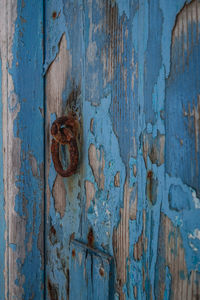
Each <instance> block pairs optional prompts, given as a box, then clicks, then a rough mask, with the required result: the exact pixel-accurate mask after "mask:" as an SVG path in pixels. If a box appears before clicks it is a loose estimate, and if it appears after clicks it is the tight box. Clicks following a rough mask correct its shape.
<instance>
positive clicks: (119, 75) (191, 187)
mask: <svg viewBox="0 0 200 300" xmlns="http://www.w3.org/2000/svg"><path fill="white" fill-rule="evenodd" d="M55 3H57V2H55V1H52V7H53V5H54V4H55ZM187 3H189V1H187ZM83 4H84V5H83ZM59 5H60V9H61V15H62V17H61V19H60V20H63V19H62V18H63V16H64V19H65V21H62V22H61V21H57V22H60V23H59V25H58V24H57V23H56V22H54V21H52V20H51V21H50V22H49V23H47V27H48V28H47V37H48V38H49V41H48V43H49V44H48V47H49V49H47V57H49V58H48V59H47V65H48V64H50V62H51V61H52V59H53V58H54V57H55V55H53V54H52V49H53V48H54V49H56V50H55V53H57V52H58V42H59V40H60V37H61V35H62V34H63V33H65V34H66V35H67V47H68V51H69V53H70V55H71V57H72V68H71V70H70V73H67V74H68V75H69V76H68V79H67V81H66V86H65V90H64V91H63V111H65V105H67V99H68V97H69V95H70V93H71V92H72V91H74V90H76V89H77V87H78V88H79V89H80V95H79V96H78V97H77V98H78V99H77V102H80V105H79V106H78V109H79V110H80V111H79V113H80V115H81V120H82V122H83V144H82V145H81V147H82V158H81V159H82V161H81V166H80V173H79V174H76V175H75V176H74V177H73V178H72V179H64V183H65V187H66V191H67V205H66V213H65V216H64V217H63V218H62V220H61V218H60V216H59V214H58V213H56V212H55V208H54V199H53V197H52V196H51V199H50V200H51V205H50V220H51V224H53V226H54V227H55V229H56V232H58V237H59V242H58V243H57V245H56V246H54V247H52V246H51V245H50V244H48V247H49V248H50V249H51V261H50V263H49V266H48V272H49V273H48V274H50V277H51V279H52V280H54V282H55V284H58V285H59V286H60V290H59V297H61V295H66V294H65V293H66V291H65V288H64V284H65V281H66V276H65V275H64V272H63V266H62V263H61V260H62V259H64V258H65V257H67V256H68V255H69V250H68V245H69V239H70V234H72V233H74V234H75V237H76V238H77V239H80V240H82V241H83V242H84V243H87V234H88V228H89V227H90V226H91V227H92V228H93V231H94V237H95V241H94V245H95V247H97V248H99V249H101V250H102V249H103V250H104V251H106V252H108V253H109V254H111V255H113V249H112V248H113V245H112V237H113V236H112V233H113V229H114V228H115V227H116V228H117V226H118V225H119V222H120V214H119V211H120V209H121V208H122V209H123V197H124V193H125V191H124V183H125V180H127V181H128V186H129V187H133V186H137V206H136V209H137V213H136V217H135V219H133V220H131V219H130V220H128V224H129V258H127V264H126V271H127V274H126V275H127V276H126V282H125V283H124V286H123V291H124V293H125V296H126V299H131V300H132V299H142V300H147V299H150V298H152V299H158V298H157V295H158V294H159V291H158V290H159V289H160V288H161V287H160V286H159V284H160V282H159V280H158V279H159V277H158V274H159V273H158V270H157V266H158V265H159V263H160V265H161V266H163V267H164V270H165V272H164V273H165V275H164V277H163V278H162V284H164V285H165V290H164V291H163V294H164V299H170V297H171V295H170V289H171V286H172V282H173V279H174V278H173V276H174V274H173V273H172V270H170V268H169V267H168V266H166V260H165V259H166V257H165V255H166V253H160V252H159V251H160V249H159V245H160V243H161V242H162V241H161V236H162V232H160V230H162V224H161V221H162V220H161V219H162V215H164V216H165V218H166V219H167V220H169V222H171V224H172V226H174V228H176V230H177V231H176V234H175V233H174V232H171V233H170V234H169V236H168V238H169V240H168V242H170V241H172V240H173V241H174V243H175V247H174V249H171V251H173V255H174V256H177V255H178V251H179V249H178V238H179V232H180V235H181V239H182V245H181V246H180V247H183V248H184V251H185V260H186V265H187V270H184V272H186V271H187V276H188V278H189V274H190V272H191V271H192V270H198V271H199V259H198V256H199V253H200V252H199V251H200V249H199V247H200V245H199V240H198V231H197V229H198V228H199V224H198V223H199V222H198V214H199V211H198V205H199V204H198V203H199V198H198V197H199V194H198V189H199V176H196V178H195V172H194V174H192V172H188V170H191V168H190V165H191V159H192V164H193V165H192V168H193V170H195V168H196V167H195V166H194V164H195V160H194V149H195V146H194V132H193V133H191V135H189V134H186V132H187V129H186V127H187V126H188V123H189V121H188V119H187V118H186V117H185V119H184V117H183V115H182V110H183V107H182V106H181V105H179V103H182V104H184V107H185V108H186V104H187V103H186V102H188V101H189V103H190V105H191V106H192V105H193V98H194V103H195V105H196V106H195V107H197V95H196V94H195V93H197V92H198V89H197V87H196V86H195V84H197V83H196V81H195V80H194V78H192V79H189V78H188V76H189V74H191V73H192V74H193V76H196V77H197V78H199V70H197V68H198V63H196V66H195V62H194V61H192V60H190V63H191V64H190V65H189V67H187V68H188V69H187V70H185V73H184V72H183V73H181V74H179V75H178V77H176V73H175V71H174V69H173V68H174V65H175V63H176V61H177V57H176V53H175V52H176V51H175V50H176V49H177V48H176V47H178V44H177V43H178V41H177V40H176V41H175V44H174V45H172V34H173V28H174V26H175V22H176V20H177V15H178V13H180V11H181V9H182V8H183V7H184V5H185V1H184V0H178V1H171V0H170V1H169V2H167V3H166V1H163V0H160V1H158V2H154V1H144V0H141V1H126V3H125V2H124V1H123V0H121V1H120V0H118V1H116V2H115V1H108V2H107V4H105V5H101V6H100V5H99V2H98V1H93V3H92V5H89V2H87V1H84V2H82V1H76V2H75V3H73V2H72V1H66V3H65V5H63V3H62V2H59ZM52 7H51V4H50V3H49V7H48V10H47V11H48V13H47V18H48V19H50V18H52V11H51V9H52ZM53 22H54V23H53ZM52 24H54V25H52ZM193 25H194V24H193ZM194 27H195V26H194ZM56 30H58V34H57V35H56V34H55V33H56ZM190 31H191V29H190V28H189V36H191V33H190ZM155 33H156V34H155ZM54 34H55V35H56V36H55V37H53V35H54ZM74 36H76V38H74ZM173 47H175V48H173ZM195 47H196V48H195V50H194V51H195V53H194V57H197V58H198V57H199V54H198V55H197V52H198V53H200V52H199V49H198V48H199V47H198V46H195ZM122 49H123V50H122ZM49 53H50V54H49ZM109 59H110V60H109ZM132 61H133V63H132ZM109 63H110V65H111V66H112V67H111V66H108V65H109ZM109 67H110V68H109ZM66 72H68V71H66ZM185 82H187V84H184V83H185ZM187 85H188V86H187ZM186 90H187V91H186ZM198 93H199V92H198ZM175 95H176V98H175ZM186 96H187V97H186ZM185 97H186V98H187V99H186V98H185ZM179 98H180V99H179ZM179 100H180V101H179ZM186 113H187V114H188V110H187V111H186ZM91 120H93V130H90V125H91ZM177 131H178V133H179V135H180V136H178V138H177V136H176V132H177ZM145 135H146V137H147V140H148V142H149V147H150V149H148V150H147V154H145V149H144V145H143V142H144V136H145ZM183 135H184V137H183ZM160 136H162V137H163V140H162V143H161V142H160ZM191 137H192V138H191ZM164 139H166V141H164ZM165 142H166V143H165ZM182 142H183V145H182ZM91 144H93V145H94V146H95V148H96V149H97V150H99V152H100V160H101V159H102V153H104V159H105V167H104V169H103V175H104V176H105V182H104V189H102V188H101V189H100V188H99V186H98V183H97V182H96V178H95V176H94V172H93V170H92V166H91V165H90V161H89V158H88V150H89V147H90V145H91ZM162 146H163V147H162ZM156 151H157V152H158V153H161V152H163V153H162V155H163V157H162V158H163V160H162V161H159V160H158V159H155V160H154V159H152V157H153V158H154V155H155V153H156ZM191 154H192V156H191ZM145 155H146V160H145V159H144V158H145ZM186 158H187V159H186ZM193 161H194V162H193ZM198 164H199V161H198ZM134 166H135V168H136V170H137V172H136V173H134ZM117 172H119V173H120V186H118V187H117V188H116V187H115V185H114V176H115V175H116V173H117ZM149 172H152V173H149ZM148 174H152V176H153V179H154V180H155V182H156V188H155V189H154V188H152V187H150V188H149V189H150V193H152V194H153V196H154V198H153V200H154V201H150V200H151V199H152V198H151V195H150V197H149V195H147V185H149V186H151V184H152V182H148V181H149V179H148ZM55 178H56V173H55V171H54V169H53V165H52V164H51V166H50V174H49V186H50V191H51V193H52V190H53V185H54V181H55ZM79 180H80V181H79ZM86 180H87V181H88V182H90V183H91V184H92V187H93V188H94V197H93V199H92V200H91V201H90V205H89V208H88V211H87V212H85V205H86V201H87V199H86V195H85V184H84V183H85V181H86ZM78 182H79V184H78ZM155 182H154V183H155ZM76 184H77V187H76ZM70 190H71V191H70ZM194 195H196V196H194ZM194 197H196V198H195V199H194ZM130 198H131V199H130V203H133V202H134V201H135V198H136V192H133V193H132V194H131V196H130ZM79 219H80V220H79ZM60 228H61V229H60ZM63 228H65V230H64V229H63ZM195 230H196V231H195ZM141 236H143V238H144V239H145V240H144V241H143V243H142V246H141V247H143V248H144V245H146V246H145V247H146V249H145V250H144V249H143V248H142V254H141V257H140V258H139V259H135V257H134V249H135V247H136V246H137V243H139V240H140V237H141ZM63 241H64V242H63ZM62 242H63V243H64V246H63V245H62ZM164 246H165V247H167V245H164ZM56 249H57V251H58V249H59V255H60V256H61V259H60V260H57V259H55V257H56ZM52 265H53V266H54V271H55V274H56V275H55V274H53V271H52V270H51V267H52ZM66 265H67V267H68V258H67V259H66ZM67 267H65V268H64V269H66V268H67ZM185 275H186V274H185ZM181 276H182V275H181V274H180V277H181ZM116 277H117V275H116ZM58 278H59V280H60V282H59V281H58ZM181 278H182V277H181ZM134 287H136V289H137V297H135V296H134ZM144 287H145V288H144ZM117 298H118V295H117V294H116V299H117ZM119 298H120V296H119Z"/></svg>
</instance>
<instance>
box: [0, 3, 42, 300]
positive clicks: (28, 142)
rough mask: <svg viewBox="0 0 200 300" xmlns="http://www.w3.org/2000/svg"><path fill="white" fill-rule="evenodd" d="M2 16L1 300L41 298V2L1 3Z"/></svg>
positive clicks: (0, 52) (0, 43) (0, 31)
mask: <svg viewBox="0 0 200 300" xmlns="http://www.w3.org/2000/svg"><path fill="white" fill-rule="evenodd" d="M0 15H1V18H0V20H1V29H0V54H1V74H2V76H1V78H2V81H1V95H2V119H1V122H2V124H3V126H2V136H3V179H4V181H3V182H4V195H2V196H1V209H2V208H3V209H4V216H3V214H2V210H1V218H2V219H1V224H5V226H4V225H3V226H2V228H1V230H2V231H4V233H3V232H2V236H1V238H2V248H1V256H3V257H4V258H3V260H1V264H2V267H1V274H0V278H1V279H2V281H1V288H2V289H1V291H0V293H1V298H2V299H42V298H43V294H44V291H43V288H44V286H43V275H44V273H43V266H44V262H43V240H44V239H43V213H44V210H43V201H44V197H43V193H44V190H43V184H44V181H43V174H44V143H43V139H44V130H43V129H44V126H43V124H44V119H43V115H42V114H43V75H42V72H43V48H42V46H43V45H42V43H43V32H42V30H43V1H34V0H33V1H4V0H3V1H2V3H1V12H0ZM1 180H2V178H1ZM1 193H3V190H1ZM4 201H5V202H4ZM4 245H5V246H4ZM3 262H4V263H3ZM3 277H4V279H3Z"/></svg>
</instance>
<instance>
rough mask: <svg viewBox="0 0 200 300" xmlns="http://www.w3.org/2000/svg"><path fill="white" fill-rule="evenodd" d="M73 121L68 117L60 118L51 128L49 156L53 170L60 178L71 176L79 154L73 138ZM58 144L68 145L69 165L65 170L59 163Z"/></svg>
mask: <svg viewBox="0 0 200 300" xmlns="http://www.w3.org/2000/svg"><path fill="white" fill-rule="evenodd" d="M74 126H75V120H74V119H73V118H68V117H60V118H58V119H56V120H55V121H54V122H53V124H52V126H51V134H52V136H53V139H52V143H51V155H52V160H53V163H54V167H55V170H56V172H57V173H58V174H60V175H61V176H62V177H69V176H72V175H73V174H74V173H75V172H76V169H77V166H78V160H79V152H78V147H77V142H76V137H75V131H74ZM60 144H61V145H68V149H69V154H70V164H69V166H68V168H67V169H66V170H64V169H63V166H62V163H61V161H60V157H59V152H60Z"/></svg>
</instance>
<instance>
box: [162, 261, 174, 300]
mask: <svg viewBox="0 0 200 300" xmlns="http://www.w3.org/2000/svg"><path fill="white" fill-rule="evenodd" d="M171 281H172V276H171V274H170V270H169V268H168V267H166V268H165V292H164V297H163V300H169V299H170V292H171Z"/></svg>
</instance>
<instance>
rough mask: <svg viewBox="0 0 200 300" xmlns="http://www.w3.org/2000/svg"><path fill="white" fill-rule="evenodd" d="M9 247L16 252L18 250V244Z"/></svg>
mask: <svg viewBox="0 0 200 300" xmlns="http://www.w3.org/2000/svg"><path fill="white" fill-rule="evenodd" d="M9 247H10V248H11V249H12V250H13V251H14V252H15V251H16V250H17V245H16V244H12V243H10V244H9Z"/></svg>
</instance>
